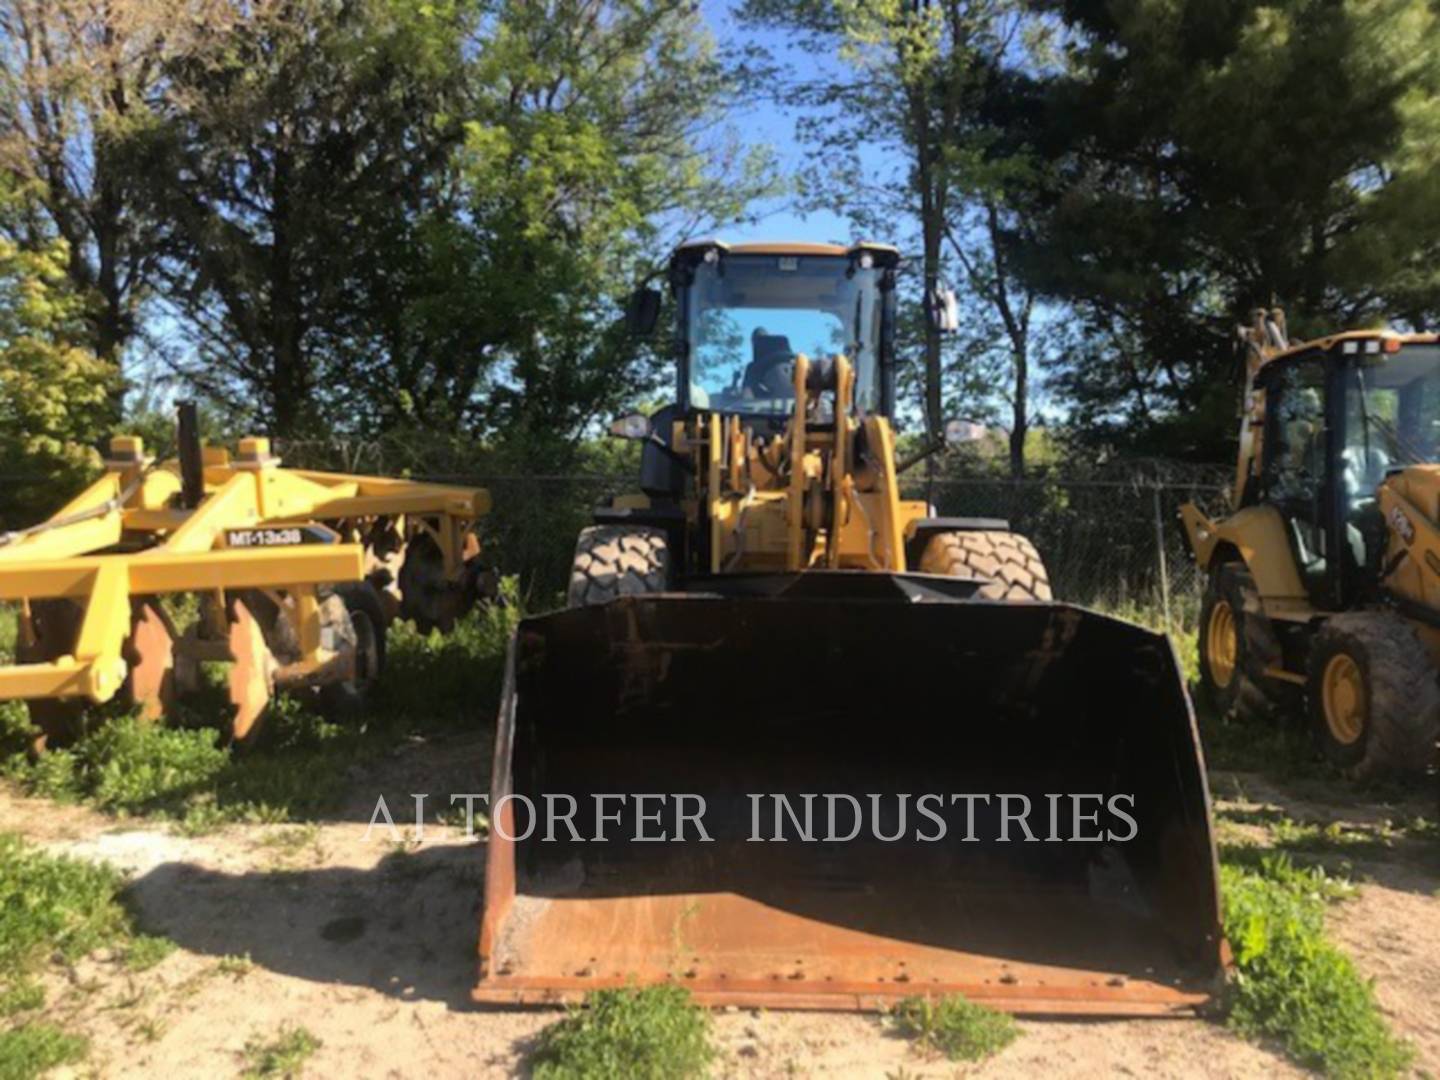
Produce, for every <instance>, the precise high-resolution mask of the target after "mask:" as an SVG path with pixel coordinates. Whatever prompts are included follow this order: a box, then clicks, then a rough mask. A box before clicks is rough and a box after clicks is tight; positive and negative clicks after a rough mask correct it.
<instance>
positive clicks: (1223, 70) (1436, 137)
mask: <svg viewBox="0 0 1440 1080" xmlns="http://www.w3.org/2000/svg"><path fill="white" fill-rule="evenodd" d="M1045 6H1046V7H1048V8H1050V9H1052V10H1053V11H1054V13H1055V16H1056V17H1057V18H1060V19H1063V22H1064V28H1065V40H1066V41H1067V50H1066V53H1065V55H1064V63H1063V65H1058V66H1056V67H1055V68H1052V69H1050V70H1046V71H1038V72H1035V73H1032V74H1033V77H1032V78H1031V79H1030V80H1029V81H1028V85H1025V86H1017V87H1016V88H1015V91H1016V92H1015V93H1014V94H1013V95H1012V97H1011V99H1010V101H1009V103H1008V104H1009V107H1010V110H1011V111H1010V113H1009V115H1008V122H1009V123H1010V124H1011V125H1013V127H1014V128H1015V129H1016V130H1017V131H1018V132H1020V133H1021V135H1022V136H1023V137H1024V138H1026V139H1028V140H1029V141H1030V143H1031V145H1033V146H1034V147H1035V150H1036V153H1037V154H1039V155H1041V156H1043V157H1045V158H1046V159H1047V160H1049V161H1051V162H1053V163H1054V164H1053V168H1052V169H1051V170H1049V172H1048V174H1047V175H1048V177H1049V181H1050V182H1049V183H1048V184H1047V185H1046V186H1045V190H1044V193H1043V196H1042V197H1040V198H1037V199H1036V200H1034V201H1033V202H1032V203H1031V204H1030V205H1029V206H1028V207H1027V211H1026V220H1027V222H1028V224H1029V226H1030V231H1031V234H1032V241H1033V242H1031V243H1029V244H1025V245H1023V246H1024V247H1025V249H1026V251H1027V255H1026V258H1025V265H1024V272H1025V276H1026V279H1027V280H1028V281H1029V282H1030V283H1031V284H1032V285H1034V286H1035V287H1037V288H1040V289H1042V290H1044V291H1045V292H1047V293H1049V294H1050V295H1052V296H1055V297H1057V298H1059V299H1060V300H1062V301H1065V302H1067V303H1069V304H1071V305H1073V306H1074V307H1075V309H1076V311H1077V313H1078V316H1079V317H1078V318H1077V319H1076V321H1075V327H1076V329H1077V331H1078V332H1077V335H1076V337H1077V340H1076V343H1075V347H1074V348H1073V349H1072V350H1070V353H1069V355H1068V357H1067V358H1066V360H1065V362H1064V363H1063V364H1062V366H1061V367H1060V368H1059V369H1058V370H1057V371H1056V382H1057V386H1058V387H1059V388H1060V390H1061V391H1062V392H1063V393H1064V394H1065V396H1067V397H1068V398H1069V399H1070V401H1071V402H1072V406H1073V408H1074V410H1075V413H1076V416H1077V417H1078V418H1079V419H1080V420H1082V421H1083V423H1084V425H1085V426H1087V427H1088V428H1090V429H1091V433H1092V434H1093V435H1094V436H1095V438H1096V439H1097V440H1099V441H1103V442H1105V443H1108V444H1110V445H1113V446H1116V447H1139V448H1145V449H1151V448H1153V449H1157V450H1159V451H1161V452H1168V453H1171V454H1176V453H1186V454H1189V455H1194V456H1196V457H1202V458H1208V459H1211V460H1215V459H1217V458H1220V457H1222V456H1224V455H1225V450H1224V445H1225V442H1226V440H1227V438H1228V436H1229V435H1230V434H1231V432H1230V430H1229V429H1230V428H1231V426H1232V419H1231V418H1232V417H1233V415H1234V414H1233V403H1234V401H1235V395H1236V384H1235V381H1234V380H1235V375H1236V369H1235V367H1234V366H1233V365H1232V363H1231V360H1230V358H1231V356H1232V348H1231V344H1230V343H1231V342H1232V341H1233V334H1234V326H1235V324H1236V323H1237V322H1241V321H1245V318H1246V314H1247V312H1248V310H1249V309H1251V308H1252V307H1255V306H1259V305H1267V306H1268V305H1269V304H1271V303H1273V302H1279V303H1281V304H1282V305H1284V306H1285V307H1286V308H1287V310H1288V311H1289V314H1290V324H1291V328H1292V331H1293V332H1294V333H1296V334H1299V335H1302V336H1303V335H1312V334H1315V333H1319V332H1323V331H1329V330H1332V329H1338V328H1343V327H1346V326H1352V325H1356V324H1364V323H1371V322H1374V321H1377V320H1381V319H1385V318H1390V319H1399V320H1402V321H1405V322H1409V323H1412V324H1418V323H1421V322H1423V321H1424V320H1425V319H1426V318H1427V317H1430V316H1432V315H1433V314H1434V313H1435V312H1436V311H1437V310H1440V258H1437V256H1440V168H1437V165H1440V105H1437V101H1440V54H1437V53H1436V51H1435V49H1434V47H1433V45H1434V39H1435V34H1436V25H1435V14H1434V10H1433V5H1431V4H1429V3H1427V2H1426V0H1265V2H1263V3H1262V2H1260V0H1128V2H1125V3H1115V2H1113V0H1067V2H1065V3H1058V2H1055V3H1047V4H1046V5H1045ZM1022 239H1023V238H1022Z"/></svg>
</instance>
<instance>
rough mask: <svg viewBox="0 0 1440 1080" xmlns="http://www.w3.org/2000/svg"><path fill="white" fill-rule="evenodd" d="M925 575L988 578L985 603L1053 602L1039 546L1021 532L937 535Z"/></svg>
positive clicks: (923, 564) (929, 544)
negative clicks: (1010, 601)
mask: <svg viewBox="0 0 1440 1080" xmlns="http://www.w3.org/2000/svg"><path fill="white" fill-rule="evenodd" d="M920 572H921V573H922V574H941V575H943V576H945V577H978V578H984V579H985V584H984V585H982V586H981V587H980V592H979V596H980V598H981V599H982V600H1049V599H1051V594H1050V575H1049V573H1048V572H1047V571H1046V570H1045V564H1044V563H1043V562H1041V561H1040V555H1039V553H1038V552H1037V551H1036V550H1035V545H1034V544H1032V543H1030V541H1029V540H1028V539H1026V538H1025V537H1023V536H1021V535H1020V534H1019V533H1013V532H999V531H985V530H977V531H974V532H971V531H964V532H942V533H936V534H935V535H934V536H932V537H930V539H929V540H928V541H926V543H925V550H924V551H923V552H922V553H921V555H920Z"/></svg>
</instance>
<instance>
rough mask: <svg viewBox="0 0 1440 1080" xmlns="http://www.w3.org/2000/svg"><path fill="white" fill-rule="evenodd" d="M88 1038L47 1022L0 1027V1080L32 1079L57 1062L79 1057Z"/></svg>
mask: <svg viewBox="0 0 1440 1080" xmlns="http://www.w3.org/2000/svg"><path fill="white" fill-rule="evenodd" d="M89 1050H90V1044H89V1042H88V1040H86V1039H85V1038H84V1037H82V1036H80V1035H72V1034H70V1033H69V1032H66V1031H62V1030H61V1029H60V1028H57V1027H52V1026H51V1025H49V1024H24V1025H22V1026H20V1027H17V1028H11V1029H10V1030H9V1031H0V1080H32V1078H33V1077H38V1076H42V1075H44V1074H45V1073H47V1072H49V1071H50V1070H51V1069H53V1068H55V1067H57V1066H59V1065H67V1064H70V1063H71V1062H76V1061H83V1060H84V1059H85V1055H86V1054H87V1053H89Z"/></svg>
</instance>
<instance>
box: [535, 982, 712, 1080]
mask: <svg viewBox="0 0 1440 1080" xmlns="http://www.w3.org/2000/svg"><path fill="white" fill-rule="evenodd" d="M709 1026H710V1018H709V1016H708V1015H707V1014H706V1013H705V1012H703V1011H702V1010H701V1009H699V1008H697V1007H696V1006H695V1005H693V1004H692V1003H691V1001H690V995H689V993H688V992H687V991H686V990H684V989H683V988H681V987H678V986H651V987H646V988H644V989H627V990H597V991H595V992H593V993H590V994H587V995H586V996H585V1003H584V1004H583V1005H581V1006H580V1007H579V1008H577V1009H572V1010H571V1011H570V1013H569V1015H567V1016H566V1017H565V1018H564V1019H563V1020H559V1021H557V1022H556V1023H554V1024H551V1025H550V1026H549V1027H547V1028H546V1029H545V1030H543V1031H542V1032H540V1035H539V1037H538V1038H537V1039H536V1041H535V1047H534V1050H533V1051H532V1052H531V1055H530V1058H529V1064H530V1067H531V1069H532V1070H533V1075H534V1076H535V1078H536V1080H601V1078H607V1080H608V1078H609V1077H616V1076H624V1077H631V1078H634V1080H684V1078H686V1077H697V1076H704V1075H705V1072H706V1068H707V1066H708V1065H709V1063H710V1060H711V1058H713V1057H714V1051H713V1050H712V1049H711V1047H710V1044H709V1038H708V1035H709Z"/></svg>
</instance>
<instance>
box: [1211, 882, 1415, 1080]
mask: <svg viewBox="0 0 1440 1080" xmlns="http://www.w3.org/2000/svg"><path fill="white" fill-rule="evenodd" d="M1220 878H1221V885H1222V888H1223V889H1224V894H1225V936H1226V937H1227V938H1228V939H1229V941H1230V946H1231V948H1232V949H1233V950H1234V954H1235V966H1236V968H1237V972H1238V974H1237V977H1236V980H1235V985H1234V987H1233V990H1232V994H1231V999H1230V1018H1229V1022H1230V1024H1231V1026H1232V1027H1234V1028H1235V1029H1236V1030H1238V1031H1240V1032H1241V1033H1242V1034H1244V1035H1248V1036H1251V1037H1261V1036H1265V1037H1270V1038H1274V1039H1276V1040H1278V1041H1279V1042H1280V1043H1281V1045H1282V1046H1283V1047H1284V1048H1285V1051H1286V1052H1287V1053H1288V1054H1289V1055H1290V1056H1291V1057H1292V1058H1294V1059H1295V1061H1297V1062H1298V1063H1299V1064H1301V1065H1303V1066H1305V1067H1306V1068H1310V1069H1314V1070H1316V1071H1318V1072H1321V1073H1323V1074H1325V1075H1327V1076H1332V1077H1340V1078H1350V1077H1356V1078H1358V1077H1390V1076H1398V1075H1400V1074H1402V1073H1403V1072H1404V1070H1405V1069H1406V1068H1407V1066H1408V1065H1409V1063H1410V1061H1411V1059H1412V1057H1413V1052H1412V1050H1411V1049H1410V1048H1409V1047H1408V1046H1407V1045H1406V1044H1405V1043H1403V1042H1401V1041H1400V1040H1399V1039H1397V1038H1396V1037H1395V1036H1394V1035H1393V1034H1391V1032H1390V1030H1389V1028H1388V1026H1387V1025H1386V1023H1385V1019H1384V1017H1383V1016H1382V1015H1381V1013H1380V1008H1379V1005H1378V1004H1377V1003H1376V1001H1375V991H1374V988H1373V987H1372V985H1371V983H1370V982H1369V981H1367V980H1366V979H1364V978H1362V977H1361V975H1360V973H1359V972H1358V971H1356V970H1355V966H1354V964H1353V963H1351V961H1350V958H1349V957H1347V956H1346V955H1345V954H1344V953H1342V952H1340V950H1339V949H1337V948H1336V947H1335V946H1334V945H1332V944H1331V943H1330V942H1329V941H1327V940H1326V939H1325V935H1324V922H1325V905H1326V903H1327V902H1331V901H1334V900H1336V899H1341V898H1343V897H1345V896H1347V895H1349V894H1350V893H1351V892H1352V891H1353V887H1352V886H1350V885H1349V884H1348V883H1347V882H1343V881H1337V880H1336V879H1335V878H1332V877H1330V876H1328V875H1327V874H1325V872H1324V871H1323V870H1321V869H1320V868H1318V867H1310V868H1307V869H1302V868H1298V867H1296V866H1295V865H1294V864H1293V863H1292V862H1291V861H1290V859H1289V858H1288V857H1286V856H1284V855H1279V856H1265V857H1262V858H1261V859H1259V860H1258V862H1256V863H1252V864H1251V865H1248V866H1247V865H1237V864H1233V863H1230V864H1227V865H1224V866H1222V867H1221V871H1220Z"/></svg>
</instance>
